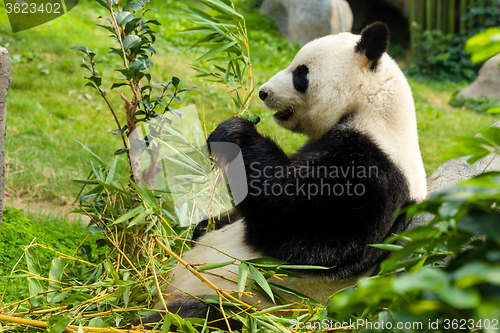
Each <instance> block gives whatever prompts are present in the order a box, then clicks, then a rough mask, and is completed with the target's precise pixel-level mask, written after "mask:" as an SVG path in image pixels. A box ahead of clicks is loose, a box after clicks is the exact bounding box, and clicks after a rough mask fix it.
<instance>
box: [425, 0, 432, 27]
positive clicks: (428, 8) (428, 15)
mask: <svg viewBox="0 0 500 333" xmlns="http://www.w3.org/2000/svg"><path fill="white" fill-rule="evenodd" d="M433 9H434V8H433V6H432V0H426V4H425V29H426V30H432V27H433V24H432V23H433V15H432V12H433Z"/></svg>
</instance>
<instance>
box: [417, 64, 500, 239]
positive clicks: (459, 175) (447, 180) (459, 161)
mask: <svg viewBox="0 0 500 333" xmlns="http://www.w3.org/2000/svg"><path fill="white" fill-rule="evenodd" d="M499 61H500V60H499ZM497 67H498V62H497ZM492 126H496V127H500V121H499V122H496V123H495V124H493V125H492ZM467 159H468V157H467V156H465V157H460V158H455V159H452V160H449V161H448V162H446V163H445V164H443V165H441V166H440V167H439V168H437V170H436V171H434V172H433V173H432V175H430V176H429V178H427V197H429V195H430V194H431V193H434V192H438V191H441V190H444V189H446V188H448V187H450V186H453V185H455V184H457V183H458V182H459V181H461V180H465V179H469V178H472V177H474V176H477V175H479V174H481V173H483V172H485V171H500V156H495V155H494V154H490V155H488V156H486V157H485V158H483V159H480V160H479V161H477V162H476V163H474V164H472V165H471V164H469V163H467ZM433 217H434V216H433V215H432V214H428V213H425V214H421V215H418V216H415V217H414V218H413V219H412V220H411V223H410V226H409V227H408V228H409V229H411V228H415V227H418V226H421V225H425V224H427V223H429V221H430V220H432V218H433Z"/></svg>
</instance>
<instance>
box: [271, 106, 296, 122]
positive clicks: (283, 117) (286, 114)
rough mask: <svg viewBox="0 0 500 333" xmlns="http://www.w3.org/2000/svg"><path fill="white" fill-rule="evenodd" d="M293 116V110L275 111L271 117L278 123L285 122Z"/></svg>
mask: <svg viewBox="0 0 500 333" xmlns="http://www.w3.org/2000/svg"><path fill="white" fill-rule="evenodd" d="M292 115H293V108H291V107H290V108H287V109H284V110H279V111H276V112H275V113H274V115H273V117H274V118H275V119H277V120H280V121H287V120H288V119H290V117H291V116H292Z"/></svg>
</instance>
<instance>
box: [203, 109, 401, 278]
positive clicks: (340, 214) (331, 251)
mask: <svg viewBox="0 0 500 333" xmlns="http://www.w3.org/2000/svg"><path fill="white" fill-rule="evenodd" d="M207 142H208V144H209V147H210V146H211V145H212V144H213V143H217V142H229V143H233V144H235V145H237V146H238V148H239V150H240V151H241V154H242V157H243V164H244V168H245V172H246V179H245V180H244V182H245V186H247V187H248V194H247V196H246V197H245V198H244V200H242V201H241V202H240V203H239V204H238V206H237V209H238V211H239V212H240V214H241V216H242V217H243V218H244V223H245V238H244V241H245V244H246V245H249V246H251V247H253V248H255V249H258V250H259V251H260V252H261V253H263V254H264V255H265V256H270V257H275V258H278V259H281V260H285V261H288V262H291V263H293V264H298V265H314V266H323V267H331V269H329V270H327V271H318V272H316V271H315V272H313V271H308V273H311V274H313V275H316V276H319V277H328V278H329V279H332V280H335V281H347V280H350V279H352V278H355V277H356V276H359V275H360V274H363V273H365V272H367V271H368V270H370V269H371V268H372V267H373V266H374V265H375V264H376V262H377V261H379V259H380V258H381V257H382V255H383V251H382V250H379V249H376V248H373V247H369V246H368V244H377V243H381V242H383V241H384V239H385V238H386V236H387V235H388V234H390V230H391V228H392V226H393V222H394V215H393V214H394V213H395V212H396V211H397V210H399V209H400V208H401V207H402V206H403V203H400V202H399V201H400V200H399V199H398V196H400V195H399V193H398V191H393V188H391V187H389V186H387V184H390V183H391V184H393V183H394V182H395V178H394V174H395V172H394V170H392V169H391V165H392V164H391V163H389V161H388V160H387V158H386V157H385V155H384V154H383V152H381V151H380V149H378V148H377V146H376V145H375V144H372V143H371V141H370V140H369V138H367V137H366V136H365V135H363V134H360V133H358V132H356V131H353V130H346V129H344V128H343V127H339V128H335V127H334V128H332V129H331V130H330V131H329V132H327V133H326V134H324V135H323V137H322V138H320V139H319V140H317V141H315V142H310V143H308V144H306V145H305V146H304V147H302V148H301V149H300V150H299V151H298V152H297V153H296V154H294V155H291V156H287V155H286V154H285V153H284V152H283V151H282V150H281V149H280V147H278V145H277V144H276V143H275V142H273V141H272V140H271V139H269V138H266V137H264V136H262V135H261V134H260V133H258V132H257V130H256V128H255V126H254V125H253V124H252V123H251V122H250V121H248V120H246V119H243V118H238V117H232V118H229V119H227V120H225V121H224V122H222V123H221V124H220V125H219V126H218V127H217V128H216V129H215V130H214V132H213V133H212V134H211V135H210V137H209V138H208V140H207ZM212 155H213V156H214V155H215V156H214V158H215V159H216V161H218V162H219V164H220V165H221V166H225V164H227V163H230V162H231V161H232V159H233V158H234V157H235V155H236V154H235V153H234V152H229V151H220V150H219V151H217V152H214V151H212ZM372 168H375V169H376V170H377V172H376V175H375V174H374V175H373V176H370V175H365V176H363V174H361V175H359V174H358V173H357V172H358V171H359V170H362V171H363V170H364V171H365V172H366V171H367V170H372ZM335 171H337V173H335ZM355 171H356V172H355ZM229 176H230V175H229ZM228 178H229V182H230V185H231V182H237V183H239V182H241V181H242V180H241V179H231V177H228ZM231 187H232V186H231ZM355 190H362V191H358V192H357V193H353V192H354V191H355Z"/></svg>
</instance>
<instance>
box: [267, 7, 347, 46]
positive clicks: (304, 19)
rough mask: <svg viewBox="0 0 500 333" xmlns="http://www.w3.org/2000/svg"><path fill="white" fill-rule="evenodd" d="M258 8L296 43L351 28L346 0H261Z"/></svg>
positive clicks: (286, 36) (289, 39)
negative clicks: (262, 0)
mask: <svg viewBox="0 0 500 333" xmlns="http://www.w3.org/2000/svg"><path fill="white" fill-rule="evenodd" d="M260 11H261V13H263V14H265V15H267V16H268V17H269V18H270V19H271V20H273V21H274V22H275V23H276V25H277V27H278V30H279V31H280V33H281V34H282V35H283V37H285V38H286V39H287V40H288V41H290V42H293V43H299V44H300V45H304V44H306V43H307V42H309V41H311V40H313V39H316V38H318V37H323V36H326V35H330V34H337V33H339V32H344V31H351V28H352V22H353V15H352V11H351V7H349V4H348V3H347V1H346V0H265V1H264V2H263V3H262V5H261V7H260Z"/></svg>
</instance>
